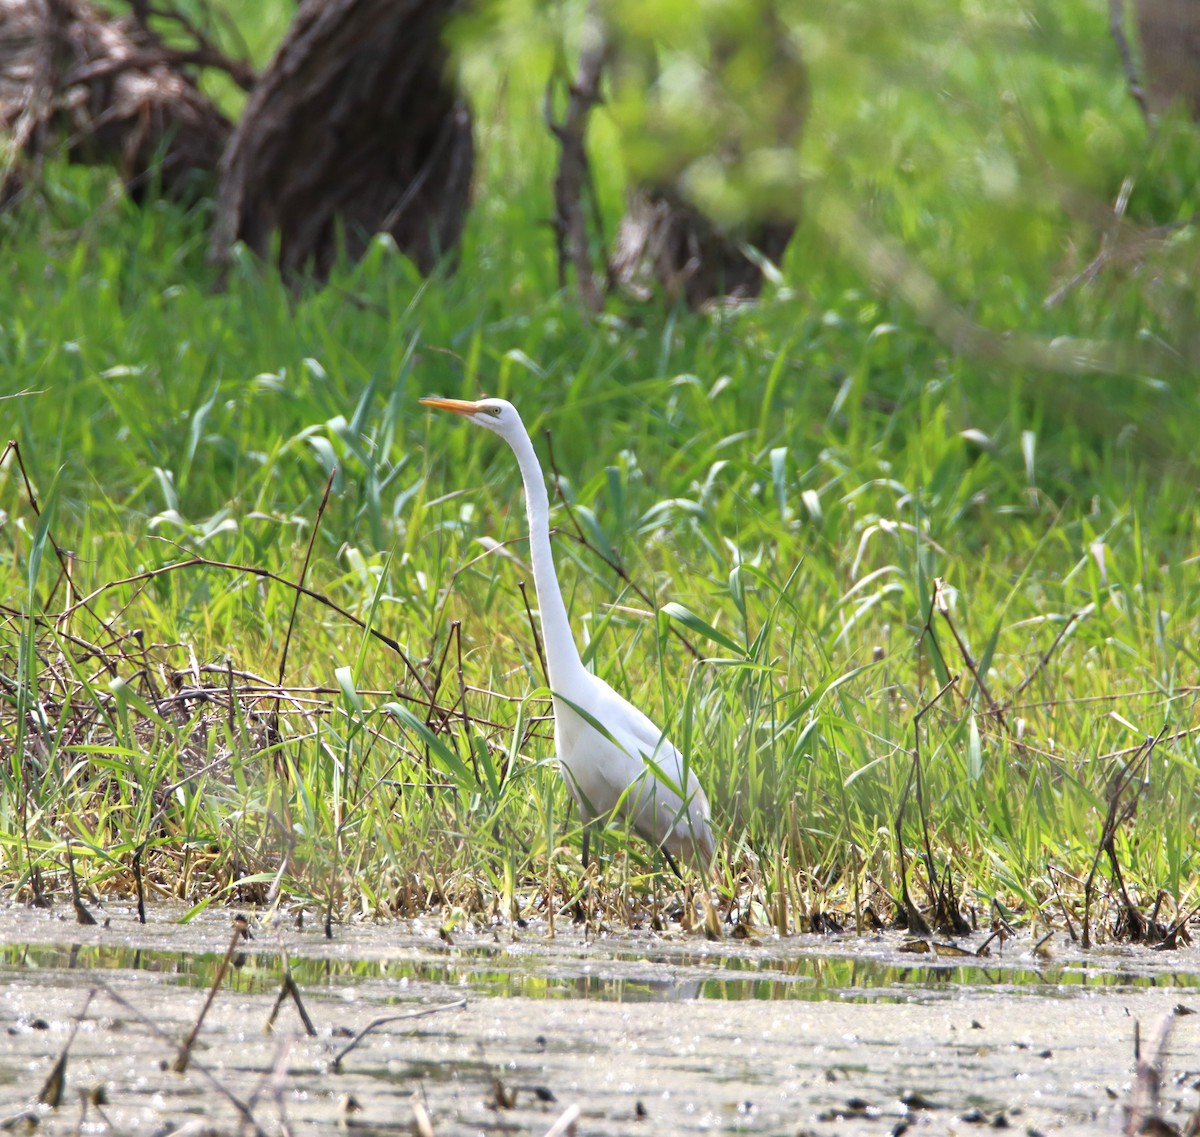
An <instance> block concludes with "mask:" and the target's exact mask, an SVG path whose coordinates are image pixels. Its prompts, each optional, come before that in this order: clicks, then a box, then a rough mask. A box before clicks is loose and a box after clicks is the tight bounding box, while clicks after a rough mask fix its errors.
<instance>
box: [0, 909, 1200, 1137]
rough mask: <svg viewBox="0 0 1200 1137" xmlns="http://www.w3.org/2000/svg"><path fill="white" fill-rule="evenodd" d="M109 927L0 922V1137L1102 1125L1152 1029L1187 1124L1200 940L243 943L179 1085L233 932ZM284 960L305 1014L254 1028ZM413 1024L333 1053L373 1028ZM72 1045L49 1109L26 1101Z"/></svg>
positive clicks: (154, 924) (62, 916) (1120, 1122)
mask: <svg viewBox="0 0 1200 1137" xmlns="http://www.w3.org/2000/svg"><path fill="white" fill-rule="evenodd" d="M104 916H106V917H107V920H108V926H107V927H105V926H103V925H100V926H97V927H80V926H78V925H76V924H75V922H74V916H73V913H71V912H70V910H69V909H67V910H66V911H65V913H56V912H51V913H46V912H31V911H29V910H25V909H17V908H10V909H5V910H0V944H2V945H3V946H2V947H0V1124H3V1125H5V1126H6V1127H7V1128H8V1129H10V1130H11V1131H22V1130H27V1131H33V1130H34V1129H36V1130H37V1131H38V1132H44V1133H48V1134H77V1133H104V1132H114V1133H121V1134H123V1133H138V1134H156V1135H163V1134H167V1133H171V1132H180V1131H182V1132H184V1133H187V1134H190V1135H193V1137H195V1135H197V1134H200V1133H205V1132H211V1133H220V1134H224V1133H231V1134H232V1133H237V1132H242V1133H255V1132H263V1133H267V1134H287V1133H302V1132H304V1133H310V1132H320V1131H325V1132H329V1133H333V1132H335V1131H337V1130H339V1129H342V1130H347V1129H349V1130H354V1131H361V1132H363V1133H371V1132H379V1133H392V1132H404V1133H410V1132H416V1133H428V1132H433V1133H436V1134H438V1135H445V1134H467V1133H471V1134H475V1133H528V1134H544V1133H547V1132H548V1131H550V1130H551V1129H552V1128H553V1127H555V1126H556V1125H559V1124H560V1123H561V1127H560V1129H559V1131H560V1132H567V1131H572V1130H570V1129H569V1128H568V1126H567V1124H566V1123H567V1121H568V1117H564V1115H568V1114H569V1115H575V1114H576V1111H577V1116H575V1120H574V1123H573V1124H574V1127H575V1128H574V1130H573V1131H574V1132H577V1133H580V1134H629V1133H638V1132H645V1133H648V1134H649V1133H655V1134H667V1133H712V1132H747V1133H771V1134H777V1133H778V1134H820V1133H831V1134H832V1133H835V1132H837V1133H846V1132H862V1133H872V1134H891V1133H896V1134H899V1133H900V1132H903V1131H905V1130H906V1129H907V1131H909V1132H920V1131H924V1132H929V1133H968V1132H979V1131H980V1130H981V1129H985V1128H989V1127H993V1126H994V1127H1005V1126H1007V1127H1009V1128H1013V1129H1016V1130H1018V1131H1019V1132H1023V1133H1043V1134H1051V1133H1061V1134H1095V1133H1097V1132H1110V1133H1118V1132H1120V1131H1121V1129H1122V1127H1123V1126H1124V1124H1125V1117H1126V1113H1125V1111H1126V1110H1127V1109H1128V1108H1129V1107H1130V1106H1131V1105H1133V1104H1134V1102H1135V1101H1136V1100H1138V1094H1139V1093H1141V1094H1142V1096H1143V1097H1144V1093H1145V1080H1144V1079H1143V1081H1142V1082H1141V1083H1138V1080H1137V1078H1136V1077H1135V1034H1136V1033H1137V1032H1138V1031H1139V1030H1140V1035H1141V1052H1142V1057H1143V1059H1148V1058H1152V1057H1155V1056H1158V1052H1157V1050H1156V1040H1157V1039H1158V1037H1159V1035H1160V1031H1161V1028H1162V1024H1163V1023H1164V1022H1166V1021H1168V1019H1170V1021H1171V1022H1172V1023H1173V1026H1172V1029H1171V1034H1170V1039H1169V1042H1168V1043H1167V1045H1166V1047H1165V1048H1164V1049H1163V1051H1162V1053H1161V1056H1160V1057H1161V1066H1162V1079H1161V1080H1162V1090H1161V1101H1160V1103H1159V1105H1158V1109H1157V1112H1158V1115H1159V1116H1160V1118H1161V1119H1162V1120H1163V1121H1164V1122H1165V1123H1167V1124H1168V1125H1171V1126H1174V1127H1175V1128H1176V1129H1177V1130H1178V1131H1179V1132H1184V1131H1186V1127H1187V1125H1188V1122H1189V1118H1190V1115H1191V1114H1192V1113H1193V1111H1195V1110H1196V1109H1197V1106H1198V1102H1200V1092H1198V1090H1197V1085H1198V1084H1200V1015H1195V1016H1192V1015H1186V1014H1173V1013H1172V1012H1173V1011H1175V1009H1176V1008H1178V1007H1182V1008H1186V1009H1191V1010H1200V976H1198V974H1197V973H1200V953H1197V951H1196V949H1194V948H1192V949H1187V950H1185V951H1181V952H1175V953H1151V952H1141V951H1136V950H1120V951H1117V950H1113V951H1094V952H1091V953H1086V954H1085V953H1081V952H1079V951H1077V950H1075V949H1072V948H1071V946H1070V945H1069V944H1068V943H1065V942H1064V943H1062V944H1060V945H1059V946H1058V947H1057V948H1056V949H1055V951H1056V954H1055V955H1054V956H1052V957H1051V958H1050V959H1046V958H1043V957H1041V956H1035V955H1034V954H1033V953H1032V952H1030V951H1027V950H1022V949H1021V948H1018V947H1014V946H1013V945H1012V944H1011V943H1010V945H1009V947H1008V948H1007V949H1006V952H1005V954H1004V955H1003V956H1000V957H993V958H991V959H988V960H968V959H966V958H965V957H959V956H948V957H940V958H936V959H928V958H925V957H914V956H912V955H910V954H908V953H907V952H905V951H903V950H901V949H902V946H903V942H902V941H901V940H900V939H899V938H898V937H890V936H885V937H879V938H870V939H865V938H859V939H854V938H849V939H846V940H829V939H825V938H822V937H815V936H810V937H797V938H795V939H792V940H787V941H782V940H778V939H773V938H764V939H762V940H759V941H751V942H749V943H747V942H738V943H708V942H707V941H704V940H701V939H696V938H694V937H687V936H683V935H677V936H648V935H643V934H640V933H636V934H635V933H619V934H611V935H608V936H604V937H601V938H598V939H597V938H585V937H584V936H583V935H582V933H580V932H579V931H578V930H574V929H572V930H570V931H567V932H564V931H563V930H562V929H561V926H560V929H559V934H558V935H557V936H555V937H554V938H553V939H552V940H551V939H550V938H548V937H547V936H545V934H544V930H542V929H538V928H536V927H527V928H520V929H517V928H510V927H503V928H495V929H492V930H490V931H488V932H484V933H474V934H465V935H455V936H454V943H446V942H445V941H444V940H443V939H441V938H440V937H439V935H438V926H437V925H436V923H433V922H429V923H427V924H425V923H421V922H416V921H414V922H404V923H397V924H357V925H348V926H344V927H342V928H338V929H336V931H335V937H334V939H333V941H332V942H330V941H328V940H326V939H325V938H324V937H323V936H322V935H321V934H320V932H319V930H316V929H314V930H297V929H295V928H294V927H290V926H286V927H276V928H274V929H266V930H263V929H259V930H257V931H255V933H254V935H255V938H254V939H253V940H252V941H249V942H247V943H245V944H244V945H243V948H244V954H241V955H239V957H238V958H237V959H235V960H234V963H235V964H236V966H231V967H230V968H229V969H228V970H227V972H226V974H225V977H224V978H223V980H222V982H221V984H220V986H219V987H218V989H217V991H216V994H215V996H214V998H213V1001H212V1005H211V1008H210V1010H209V1011H208V1014H207V1016H206V1017H205V1018H204V1021H203V1023H202V1025H201V1027H200V1029H199V1031H198V1032H197V1034H196V1042H195V1045H194V1047H193V1049H192V1051H191V1055H190V1058H189V1061H188V1065H187V1069H186V1072H184V1073H182V1074H180V1073H176V1072H174V1071H173V1069H172V1065H173V1064H175V1063H176V1060H177V1056H178V1053H179V1048H180V1045H181V1043H182V1042H183V1040H184V1038H185V1037H186V1036H187V1035H188V1034H189V1032H190V1031H191V1030H192V1029H193V1027H194V1025H195V1023H196V1020H197V1017H198V1015H199V1013H200V1011H201V1008H202V1006H203V1004H204V1002H205V999H206V997H207V995H208V988H209V987H210V986H211V984H212V983H213V980H214V977H215V976H216V974H217V970H218V968H219V966H220V964H221V962H222V960H223V959H224V956H225V953H226V948H227V946H228V944H229V942H230V916H229V914H228V913H226V912H220V913H212V912H210V913H206V914H205V915H204V916H202V917H201V918H199V919H197V920H195V921H193V922H191V923H189V924H181V923H180V922H179V916H180V913H179V912H178V911H175V910H165V909H164V910H161V911H158V912H155V913H154V914H153V919H152V920H151V922H150V923H149V924H147V925H145V926H141V925H139V924H137V922H136V919H135V918H134V916H133V914H132V913H131V912H130V911H128V910H126V909H119V908H114V909H109V911H108V912H107V913H106V914H104ZM104 916H102V918H104ZM289 966H290V973H291V975H292V976H293V978H294V979H295V982H296V985H297V988H298V992H299V1000H298V1001H297V1000H295V999H292V998H291V997H290V996H288V997H286V998H285V999H284V1002H283V1003H282V1005H281V1006H280V1007H279V1009H278V1012H277V1014H276V1016H275V1018H274V1022H273V1025H272V1026H271V1027H270V1028H269V1029H268V1025H267V1024H268V1021H269V1020H270V1018H271V1015H272V1011H273V1009H274V1008H275V1006H276V1003H277V999H278V996H279V993H280V991H281V987H282V985H283V980H284V976H285V974H287V971H288V967H289ZM456 1004H459V1005H456ZM301 1005H302V1006H303V1009H304V1011H305V1012H306V1013H307V1016H308V1018H309V1019H310V1021H311V1024H312V1026H313V1028H314V1030H315V1034H314V1035H311V1036H310V1035H309V1034H307V1033H306V1030H305V1027H304V1025H303V1022H302V1019H301V1015H300V1010H299V1008H300V1006H301ZM85 1008H86V1009H85ZM437 1008H442V1009H437ZM418 1011H427V1012H429V1013H427V1014H425V1015H423V1016H421V1017H412V1018H395V1019H393V1021H391V1022H388V1023H385V1024H381V1025H379V1026H378V1027H376V1028H375V1029H374V1030H371V1031H370V1032H368V1033H367V1034H365V1035H364V1036H362V1037H361V1040H360V1041H359V1042H358V1044H357V1045H356V1046H354V1047H353V1048H352V1049H350V1050H349V1051H348V1052H346V1049H347V1047H348V1046H350V1044H351V1043H352V1042H353V1041H354V1039H355V1037H356V1036H358V1035H359V1034H360V1032H362V1031H363V1030H364V1028H366V1027H367V1026H368V1024H370V1023H371V1022H372V1021H373V1020H375V1019H378V1018H381V1017H388V1018H391V1017H393V1016H400V1015H407V1014H410V1013H412V1012H418ZM68 1043H69V1047H68ZM64 1049H66V1051H67V1058H66V1063H65V1076H64V1078H63V1079H62V1082H63V1086H62V1092H61V1104H59V1105H58V1106H57V1108H50V1107H49V1106H48V1105H46V1104H44V1103H39V1102H38V1097H39V1093H41V1096H43V1097H46V1096H53V1091H54V1089H55V1087H54V1086H53V1085H51V1086H50V1091H51V1092H50V1094H47V1093H45V1092H44V1091H45V1090H46V1083H47V1081H48V1080H49V1081H51V1082H53V1079H51V1078H50V1075H51V1072H52V1070H53V1069H54V1067H55V1063H56V1061H57V1060H58V1059H59V1058H60V1056H61V1055H62V1053H63V1052H64ZM343 1052H345V1053H343ZM339 1054H343V1057H341V1060H340V1061H338V1056H339ZM1139 1086H1140V1088H1139ZM422 1126H426V1128H424V1129H422ZM1162 1132H1168V1130H1162Z"/></svg>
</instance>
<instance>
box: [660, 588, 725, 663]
mask: <svg viewBox="0 0 1200 1137" xmlns="http://www.w3.org/2000/svg"><path fill="white" fill-rule="evenodd" d="M660 611H662V612H665V613H666V614H667V615H668V616H669V617H670V618H671V619H672V620H675V621H676V622H677V623H680V624H682V625H683V626H684V627H685V628H687V630H688V631H689V632H694V633H695V634H696V635H698V636H703V637H704V638H705V639H706V640H708V641H709V642H710V643H714V644H717V645H718V646H719V647H723V648H724V649H725V650H726V651H731V652H734V653H735V654H736V655H738V656H745V654H746V646H745V644H740V643H738V642H737V641H736V640H733V639H730V637H729V636H727V635H726V634H725V633H724V632H721V631H718V630H717V629H716V628H714V627H713V626H712V624H710V623H709V622H708V621H707V620H703V619H701V618H700V617H699V616H697V615H696V613H695V612H693V611H692V610H691V609H690V608H685V607H684V606H683V605H682V604H677V603H675V601H673V600H672V601H669V602H668V603H666V604H664V605H663V606H662V608H661V609H660Z"/></svg>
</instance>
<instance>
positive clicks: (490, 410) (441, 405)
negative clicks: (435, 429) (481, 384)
mask: <svg viewBox="0 0 1200 1137" xmlns="http://www.w3.org/2000/svg"><path fill="white" fill-rule="evenodd" d="M420 402H421V403H422V404H423V405H424V406H427V407H436V408H437V409H438V410H439V411H450V412H451V413H452V414H456V415H462V416H463V418H465V419H468V420H470V421H471V422H473V423H475V424H476V425H477V426H482V427H485V428H486V429H488V430H490V431H492V432H493V433H494V434H498V435H500V437H501V438H504V439H506V440H508V441H509V442H511V441H512V440H513V439H515V438H519V437H520V436H521V435H523V434H525V433H526V432H525V425H524V423H522V422H521V416H520V414H518V413H517V408H516V407H514V406H513V405H512V403H509V402H506V401H505V400H504V399H479V400H477V401H476V402H470V401H469V400H467V399H442V398H439V397H437V396H434V395H426V396H425V398H423V399H421V400H420Z"/></svg>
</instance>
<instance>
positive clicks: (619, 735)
mask: <svg viewBox="0 0 1200 1137" xmlns="http://www.w3.org/2000/svg"><path fill="white" fill-rule="evenodd" d="M421 402H422V403H423V404H424V405H425V406H427V407H436V408H437V409H438V410H442V411H451V412H453V413H454V414H457V415H462V416H463V417H464V418H466V419H468V420H469V421H470V422H473V423H476V424H477V425H479V426H482V427H484V428H485V429H487V430H490V431H492V432H493V433H494V434H498V435H500V437H501V438H503V439H504V441H505V442H507V443H508V444H509V446H511V447H512V450H513V453H514V454H515V455H516V456H517V464H518V465H519V466H520V467H521V480H522V481H523V482H524V483H525V507H526V510H527V511H528V514H529V559H530V561H531V562H532V564H533V582H534V585H535V587H536V588H537V599H538V607H539V608H540V609H541V616H542V638H543V639H544V640H545V644H546V666H547V668H548V669H549V671H550V675H549V679H550V690H551V694H552V695H553V701H554V743H555V747H556V749H557V751H558V762H559V766H560V768H561V770H562V776H563V780H564V781H565V782H566V783H567V789H568V790H569V791H570V793H571V796H572V797H573V798H574V799H575V800H576V801H577V802H578V803H579V814H580V817H581V818H582V820H583V822H584V830H583V863H584V867H585V868H586V867H587V863H588V839H589V837H590V835H591V825H592V823H594V822H599V823H602V822H603V821H604V820H605V819H607V818H608V817H610V816H613V815H615V816H617V817H620V818H623V819H625V820H627V821H629V822H631V823H632V825H633V828H634V829H635V830H636V831H637V832H638V833H639V834H640V835H641V836H642V837H644V838H645V839H646V840H647V841H649V842H650V843H651V844H653V845H657V846H658V847H659V848H660V849H662V850H663V851H664V852H665V853H666V854H667V857H668V859H669V860H672V866H673V867H674V861H673V859H672V858H675V857H678V858H680V859H683V860H686V861H689V862H690V863H691V864H693V865H694V866H696V867H697V868H699V869H701V870H704V869H706V868H707V867H708V865H709V862H710V861H711V860H712V855H713V836H712V829H711V827H710V826H709V812H708V799H707V798H706V797H705V796H704V790H702V789H701V788H700V782H699V781H698V780H697V778H696V775H695V774H694V773H692V771H690V770H689V771H687V780H686V785H685V784H684V768H683V758H682V755H680V753H679V751H678V750H676V749H675V747H674V746H673V745H672V744H671V742H670V740H669V739H668V738H667V737H666V735H664V734H663V732H662V731H661V730H659V728H658V727H656V726H655V725H654V723H652V722H651V721H650V720H649V719H648V718H647V717H646V716H645V715H644V714H642V712H641V711H639V710H638V709H637V707H635V706H634V705H633V704H632V703H630V702H629V701H628V700H627V699H624V698H622V697H621V696H620V695H618V694H617V692H616V691H614V690H613V689H612V688H611V687H610V686H609V685H608V684H607V683H605V682H604V680H603V679H600V678H599V677H598V676H595V675H593V674H592V673H591V672H590V671H588V670H587V669H586V668H585V667H584V665H583V660H581V659H580V658H579V651H578V649H577V648H576V647H575V638H574V637H573V636H572V635H571V625H570V623H569V622H568V620H567V609H566V605H565V604H564V603H563V598H562V593H561V591H560V590H559V587H558V576H557V575H556V573H555V571H554V555H553V553H552V552H551V550H550V499H549V497H548V496H547V494H546V482H545V479H544V477H543V475H542V467H541V465H540V464H539V463H538V460H537V454H535V453H534V449H533V443H532V442H531V441H530V439H529V432H528V431H527V430H526V429H525V424H524V423H523V422H522V421H521V416H520V415H519V414H518V413H517V408H516V407H514V406H513V405H512V403H509V402H505V400H503V399H480V400H479V401H478V402H467V401H465V400H463V399H442V398H434V397H427V398H424V399H422V400H421ZM598 727H599V728H602V729H598Z"/></svg>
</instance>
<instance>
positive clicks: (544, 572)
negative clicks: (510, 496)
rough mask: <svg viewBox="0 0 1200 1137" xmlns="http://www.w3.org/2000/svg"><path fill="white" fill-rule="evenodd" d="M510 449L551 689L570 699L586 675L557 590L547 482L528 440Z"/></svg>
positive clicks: (526, 437) (525, 437) (523, 439)
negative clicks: (521, 493)
mask: <svg viewBox="0 0 1200 1137" xmlns="http://www.w3.org/2000/svg"><path fill="white" fill-rule="evenodd" d="M512 448H513V451H514V453H515V454H516V456H517V464H518V465H519V466H520V467H521V480H522V481H523V482H524V483H525V508H526V510H527V512H528V514H529V559H530V562H531V563H532V565H533V583H534V587H535V588H536V589H537V599H538V608H540V609H541V613H542V639H543V641H544V642H545V647H546V666H547V668H549V671H550V687H551V689H552V690H554V691H557V692H559V693H560V694H564V695H567V697H568V698H570V697H571V691H572V688H573V687H575V686H576V680H577V679H578V678H579V677H581V676H582V675H584V674H585V671H584V666H583V661H582V660H581V659H580V658H579V649H578V648H577V647H576V646H575V637H574V636H573V635H572V634H571V625H570V623H569V622H568V620H567V607H566V605H565V604H564V603H563V598H562V592H561V590H560V589H559V587H558V575H557V573H555V571H554V554H553V553H552V552H551V551H550V498H549V495H548V494H547V493H546V479H545V478H544V477H543V475H542V467H541V464H540V463H539V462H538V459H537V454H536V453H535V452H534V449H533V443H532V442H531V441H530V440H529V438H528V436H526V435H522V437H521V438H519V439H517V440H516V441H514V442H513V443H512Z"/></svg>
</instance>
